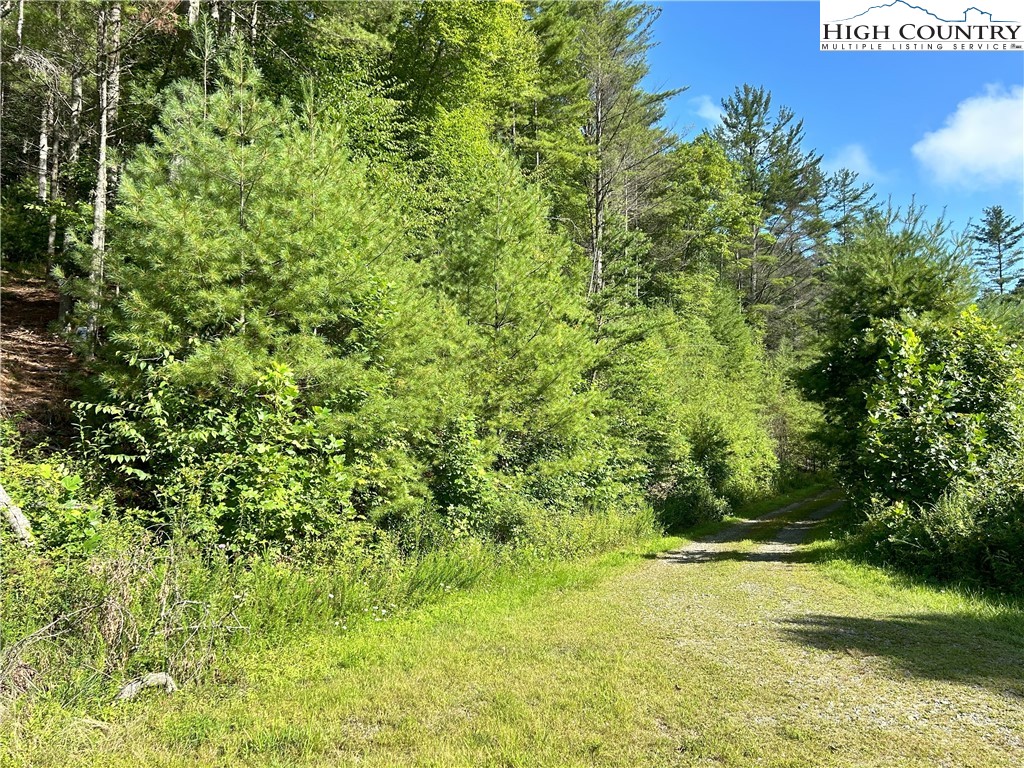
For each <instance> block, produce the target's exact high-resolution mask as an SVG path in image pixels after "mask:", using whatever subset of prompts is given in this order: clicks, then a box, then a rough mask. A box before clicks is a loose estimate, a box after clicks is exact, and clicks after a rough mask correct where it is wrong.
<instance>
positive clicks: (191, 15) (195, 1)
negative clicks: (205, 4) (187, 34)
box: [188, 0, 199, 27]
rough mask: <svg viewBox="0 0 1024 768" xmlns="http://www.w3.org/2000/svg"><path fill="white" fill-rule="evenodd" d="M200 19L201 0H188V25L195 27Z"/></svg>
mask: <svg viewBox="0 0 1024 768" xmlns="http://www.w3.org/2000/svg"><path fill="white" fill-rule="evenodd" d="M198 21H199V0H188V25H189V26H190V27H194V26H195V25H196V23H197V22H198Z"/></svg>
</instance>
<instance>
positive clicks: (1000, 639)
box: [782, 613, 1024, 705]
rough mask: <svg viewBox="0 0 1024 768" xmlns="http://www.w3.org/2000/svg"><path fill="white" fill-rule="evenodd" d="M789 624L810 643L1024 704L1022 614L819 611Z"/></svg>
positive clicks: (787, 629) (788, 630)
mask: <svg viewBox="0 0 1024 768" xmlns="http://www.w3.org/2000/svg"><path fill="white" fill-rule="evenodd" d="M783 624H784V626H783V629H782V632H783V634H784V635H785V636H786V637H788V638H789V639H790V640H793V641H796V642H799V643H802V644H804V645H809V646H811V647H813V648H818V649H821V650H824V651H832V652H844V653H847V654H850V655H855V656H856V655H861V656H878V657H881V658H885V659H888V660H889V661H891V662H893V663H894V664H896V665H897V666H898V667H899V668H900V669H902V670H903V671H904V672H906V673H907V674H908V675H911V676H913V677H918V678H925V679H929V680H946V681H951V682H959V683H969V684H973V685H982V686H985V687H987V688H991V689H993V690H996V691H999V692H1002V693H1004V694H1008V695H1010V696H1013V697H1015V698H1016V699H1017V700H1018V702H1019V704H1021V705H1024V633H1022V630H1024V621H1022V620H1021V619H1020V618H1019V617H1017V616H1012V615H1010V616H1005V617H1004V616H982V615H975V614H969V613H962V614H955V613H954V614H950V613H928V614H916V615H903V616H900V615H895V616H886V617H881V618H864V617H853V616H835V615H828V614H817V615H811V616H801V617H794V618H790V619H787V620H786V621H785V622H784V623H783Z"/></svg>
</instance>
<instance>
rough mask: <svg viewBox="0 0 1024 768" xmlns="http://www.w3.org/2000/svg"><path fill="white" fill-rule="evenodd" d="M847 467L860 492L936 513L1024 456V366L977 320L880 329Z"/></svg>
mask: <svg viewBox="0 0 1024 768" xmlns="http://www.w3.org/2000/svg"><path fill="white" fill-rule="evenodd" d="M880 336H881V342H880V347H881V350H882V351H881V353H880V355H879V358H878V362H877V368H876V375H875V379H874V383H873V385H872V386H871V388H870V389H869V390H868V393H867V414H866V417H865V419H864V420H863V422H862V423H861V424H860V425H858V429H859V437H858V444H859V449H858V452H857V454H856V458H855V467H856V474H857V476H858V477H859V478H860V480H859V485H860V487H861V492H863V493H865V494H866V495H868V496H879V497H885V498H889V499H892V500H894V501H905V502H908V503H910V504H930V503H934V502H935V501H937V500H938V499H939V497H940V496H941V495H942V494H943V493H944V492H945V491H946V489H947V488H948V487H949V486H950V483H951V482H952V481H953V480H954V479H958V480H960V481H961V482H966V483H970V482H971V481H972V480H973V479H975V478H976V477H978V475H979V472H980V471H981V469H982V468H983V467H984V466H985V465H986V463H987V461H988V459H989V457H990V456H993V455H999V454H1001V453H1009V454H1014V453H1015V452H1018V451H1020V450H1021V448H1022V446H1024V360H1022V358H1021V356H1020V353H1019V352H1018V350H1017V349H1016V348H1015V347H1013V346H1012V345H1009V344H1008V343H1007V342H1006V340H1005V338H1003V337H1002V335H1001V334H1000V332H999V331H998V329H996V328H995V327H994V326H991V325H989V324H987V323H986V322H985V321H984V320H982V319H981V317H980V316H979V315H978V313H977V312H976V311H975V310H973V309H972V310H968V311H965V312H964V313H962V314H961V315H960V316H959V317H958V318H955V319H954V320H952V321H943V322H937V321H927V320H923V319H909V320H907V321H894V320H890V321H884V322H883V323H882V324H881V326H880Z"/></svg>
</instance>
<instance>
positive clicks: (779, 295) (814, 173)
mask: <svg viewBox="0 0 1024 768" xmlns="http://www.w3.org/2000/svg"><path fill="white" fill-rule="evenodd" d="M722 107H723V110H724V112H723V115H722V124H721V125H720V126H718V127H717V128H716V129H715V130H714V131H713V134H712V135H713V136H714V138H715V139H716V140H717V141H718V142H719V143H720V144H721V145H722V146H723V147H724V148H725V151H726V155H727V156H728V157H729V158H730V159H731V160H732V161H733V162H735V163H736V164H737V165H738V166H739V169H740V176H741V179H742V181H743V186H744V190H745V191H746V192H747V194H749V195H750V196H751V198H752V199H753V201H754V202H755V204H756V205H757V207H758V210H759V212H760V221H759V222H757V223H756V225H755V226H754V227H752V229H751V231H750V233H749V235H748V237H747V238H746V242H745V243H744V244H743V246H742V247H741V248H739V249H737V251H736V254H735V260H734V263H733V265H732V268H731V269H730V270H729V271H728V272H727V277H728V279H730V281H731V282H733V284H734V285H735V286H736V288H737V289H738V290H739V291H741V293H742V295H743V297H744V304H745V305H746V307H747V308H748V309H749V310H750V311H751V312H752V313H753V314H754V315H755V316H758V317H762V316H763V317H764V318H765V319H766V320H767V323H768V331H769V333H768V336H769V341H770V343H772V344H773V345H777V344H778V343H779V341H780V339H781V337H782V336H784V335H785V333H784V331H783V328H782V323H783V321H784V320H785V319H786V317H788V316H789V315H791V313H792V312H793V311H799V310H800V309H802V308H805V307H807V306H808V305H809V304H810V303H811V302H812V301H813V299H814V292H813V291H812V290H811V289H812V287H813V285H814V282H815V268H816V266H817V255H818V251H819V249H820V247H821V245H822V243H823V241H824V238H825V236H826V235H827V233H828V225H827V224H826V223H825V221H824V219H823V215H822V201H823V200H824V197H825V189H824V183H825V177H824V174H823V173H822V172H821V169H820V165H821V157H820V155H817V154H815V153H814V152H810V151H806V150H804V149H803V147H802V143H803V139H804V130H803V121H801V120H797V119H796V116H795V115H794V113H793V112H792V110H790V109H788V108H786V107H781V108H780V109H778V110H777V111H775V112H774V113H773V111H772V96H771V93H770V92H769V91H766V90H765V89H764V88H754V87H752V86H750V85H744V86H742V88H737V89H736V92H735V93H734V94H733V95H732V96H730V97H729V98H727V99H724V100H723V101H722Z"/></svg>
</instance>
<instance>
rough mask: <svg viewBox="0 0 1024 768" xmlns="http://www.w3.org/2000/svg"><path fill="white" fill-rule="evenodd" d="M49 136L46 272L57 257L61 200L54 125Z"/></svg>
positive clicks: (58, 150)
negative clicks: (50, 137) (50, 155)
mask: <svg viewBox="0 0 1024 768" xmlns="http://www.w3.org/2000/svg"><path fill="white" fill-rule="evenodd" d="M50 129H51V134H50V135H51V136H53V148H52V150H51V154H52V158H51V160H50V204H51V205H50V231H49V233H48V235H47V238H46V262H47V264H46V269H47V272H49V270H50V269H51V268H52V267H53V259H54V257H55V256H56V255H57V206H56V203H57V201H58V200H60V199H61V194H60V134H59V133H58V132H57V130H56V123H51V125H50Z"/></svg>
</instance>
